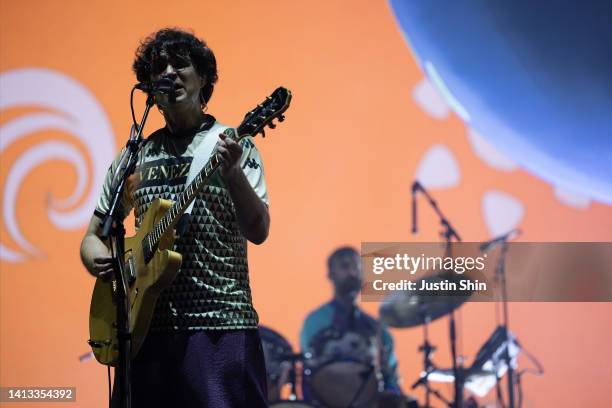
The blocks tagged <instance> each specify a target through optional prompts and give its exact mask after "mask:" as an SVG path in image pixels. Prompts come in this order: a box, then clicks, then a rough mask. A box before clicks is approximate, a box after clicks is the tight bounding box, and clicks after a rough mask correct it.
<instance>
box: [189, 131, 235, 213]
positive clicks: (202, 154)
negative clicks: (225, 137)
mask: <svg viewBox="0 0 612 408" xmlns="http://www.w3.org/2000/svg"><path fill="white" fill-rule="evenodd" d="M225 129H227V126H224V125H222V124H220V123H219V122H215V124H214V125H213V126H212V127H211V128H210V129H208V130H207V131H205V134H204V138H203V140H202V141H201V142H200V144H199V145H198V146H197V147H196V148H195V150H194V152H193V161H192V162H191V167H189V174H188V175H187V181H186V182H185V187H187V186H188V185H189V184H190V183H191V182H192V181H193V179H195V178H196V176H197V175H198V174H199V173H200V171H201V170H202V169H203V168H204V166H205V165H206V163H208V160H209V159H210V157H211V156H212V155H213V153H214V152H216V149H215V148H216V147H217V142H218V141H219V133H221V132H223V131H224V130H225ZM194 203H195V200H193V201H192V202H191V204H189V207H187V209H186V210H185V212H184V214H191V211H192V210H193V204H194Z"/></svg>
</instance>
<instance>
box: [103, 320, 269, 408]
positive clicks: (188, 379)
mask: <svg viewBox="0 0 612 408" xmlns="http://www.w3.org/2000/svg"><path fill="white" fill-rule="evenodd" d="M266 387H267V386H266V366H265V360H264V356H263V349H262V346H261V340H260V338H259V332H258V331H257V330H207V331H195V332H185V331H182V332H181V331H177V332H151V333H149V334H148V335H147V338H146V340H145V342H144V343H143V346H142V349H141V350H140V351H139V353H138V354H137V355H136V357H135V358H134V360H133V361H132V407H133V408H140V407H143V408H144V407H146V408H155V407H164V408H166V407H186V408H191V407H193V408H196V407H197V408H204V407H211V408H241V407H245V408H246V407H249V408H259V407H267V406H268V405H267V389H266ZM116 390H118V387H114V390H113V406H115V407H117V406H118V404H117V402H118V395H116V394H118V393H117V392H115V391H116Z"/></svg>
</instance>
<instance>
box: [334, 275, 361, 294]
mask: <svg viewBox="0 0 612 408" xmlns="http://www.w3.org/2000/svg"><path fill="white" fill-rule="evenodd" d="M360 289H361V279H359V278H357V277H354V276H349V277H347V278H345V279H343V280H341V281H340V282H338V283H337V284H336V291H337V292H338V294H340V295H348V294H349V293H353V292H358V291H359V290H360Z"/></svg>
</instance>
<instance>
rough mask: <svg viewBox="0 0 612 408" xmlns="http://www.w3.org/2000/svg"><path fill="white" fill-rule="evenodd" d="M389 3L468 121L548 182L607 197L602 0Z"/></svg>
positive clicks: (608, 73) (611, 38)
mask: <svg viewBox="0 0 612 408" xmlns="http://www.w3.org/2000/svg"><path fill="white" fill-rule="evenodd" d="M390 3H391V7H392V9H393V11H394V13H395V16H396V18H397V21H398V22H399V25H400V27H401V30H402V32H403V33H404V35H405V38H406V40H407V41H408V42H409V44H410V46H411V48H412V50H413V52H414V53H415V55H416V57H417V60H418V62H419V64H420V65H421V67H422V69H423V70H424V71H425V72H426V74H427V75H428V77H429V78H430V80H431V81H432V82H434V83H435V84H436V85H437V87H438V89H439V90H440V91H441V92H442V94H443V95H444V96H445V98H446V100H447V101H448V102H449V104H450V105H451V106H452V107H453V109H454V110H455V112H456V113H457V114H458V115H459V116H461V117H462V118H463V119H464V120H465V121H466V123H467V124H468V126H470V127H472V128H474V129H475V130H477V131H478V132H479V133H480V134H481V135H482V136H483V137H485V138H486V139H487V140H488V141H489V142H490V143H491V144H493V145H494V146H495V147H497V148H498V149H499V150H500V151H502V152H504V153H505V154H506V155H507V156H509V157H510V158H512V159H513V160H514V161H516V162H517V163H518V164H520V165H521V166H522V167H524V168H525V169H527V170H528V171H530V172H532V173H533V174H535V175H537V176H539V177H541V178H542V179H544V180H546V181H548V182H550V183H551V184H553V185H555V186H559V187H563V188H564V189H567V190H570V191H573V192H575V193H579V194H582V195H586V196H588V197H590V198H593V199H596V200H598V201H601V202H604V203H607V204H612V177H611V176H612V1H605V0H601V1H593V0H586V1H575V0H573V1H570V0H554V1H552V0H551V1H534V0H512V1H508V0H470V1H468V0H465V1H449V0H390Z"/></svg>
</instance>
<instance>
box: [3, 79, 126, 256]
mask: <svg viewBox="0 0 612 408" xmlns="http://www.w3.org/2000/svg"><path fill="white" fill-rule="evenodd" d="M19 107H34V108H40V109H41V110H44V112H35V113H29V114H26V115H23V116H20V117H17V118H15V119H12V120H10V121H7V122H6V123H3V124H2V126H1V127H0V154H1V153H2V152H4V151H5V149H6V148H8V147H9V146H10V145H11V144H12V143H13V142H15V141H17V140H20V139H23V138H25V137H27V136H28V135H31V134H33V133H36V132H40V131H48V130H57V131H62V132H65V133H69V134H71V135H73V136H74V137H76V138H77V139H78V140H79V141H80V142H81V143H82V144H83V146H84V147H85V148H86V150H87V153H88V155H89V157H90V163H91V166H89V167H88V165H87V160H86V159H85V158H84V157H83V156H82V153H81V152H80V151H79V150H78V149H77V148H76V147H74V146H72V145H71V144H69V143H66V142H64V141H44V142H41V143H39V144H37V145H35V146H32V147H30V148H29V149H28V150H26V151H25V152H24V153H22V154H21V155H20V156H19V157H18V158H17V159H16V160H15V162H14V163H12V165H11V167H10V170H9V172H8V176H7V179H6V182H5V185H4V191H3V202H2V218H3V220H4V223H5V226H6V229H7V231H8V233H9V235H10V236H11V238H12V239H13V241H14V242H15V244H17V246H18V247H19V249H18V250H13V249H10V248H8V247H7V246H6V245H5V244H4V243H2V242H0V259H1V260H3V261H8V262H22V261H24V260H27V259H28V258H29V257H31V256H35V255H37V254H40V251H39V250H38V249H37V248H35V247H34V246H33V245H32V244H31V243H30V242H28V240H27V239H26V238H25V237H24V236H23V234H22V233H21V230H20V228H19V225H18V222H17V218H16V200H17V194H18V192H19V189H20V187H21V185H22V183H23V180H24V178H25V177H26V176H27V175H28V174H29V172H30V171H31V170H32V169H34V168H35V167H37V166H38V165H40V164H41V163H43V162H45V161H49V160H62V161H65V162H68V163H70V164H71V165H72V166H73V167H74V168H75V170H76V173H77V183H76V187H75V188H74V191H73V192H72V194H71V195H70V196H69V197H67V198H65V199H58V198H56V197H52V196H51V197H50V200H49V202H48V203H47V206H48V208H47V215H48V216H49V220H50V221H51V222H52V223H53V224H54V225H55V226H57V227H58V228H59V229H62V230H73V229H78V228H81V227H82V226H84V225H87V223H88V222H89V219H90V218H91V215H92V213H93V209H94V208H95V205H96V202H97V199H98V193H99V191H100V188H101V186H102V183H103V181H104V176H105V175H106V171H107V169H108V166H109V164H110V162H111V161H112V160H113V158H114V156H115V152H116V146H115V137H114V135H113V132H112V128H111V125H110V122H109V120H108V118H107V116H106V113H105V112H104V109H103V108H102V106H101V105H100V103H99V102H98V101H97V99H96V98H95V96H94V95H93V94H92V93H91V92H90V91H89V90H88V89H87V88H85V87H84V86H83V85H81V84H80V83H78V82H77V81H75V80H74V79H72V78H70V77H68V76H66V75H65V74H63V73H60V72H57V71H52V70H48V69H39V68H31V69H19V70H13V71H8V72H4V73H2V74H0V110H5V109H9V108H19ZM90 169H91V171H92V174H90ZM90 180H91V181H90ZM88 186H89V191H87V187H88ZM83 197H85V199H84V200H83ZM80 200H83V203H82V205H80V206H79V207H77V208H75V209H73V210H71V211H66V209H68V208H71V207H73V206H74V205H75V204H76V203H77V202H79V201H80Z"/></svg>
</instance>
